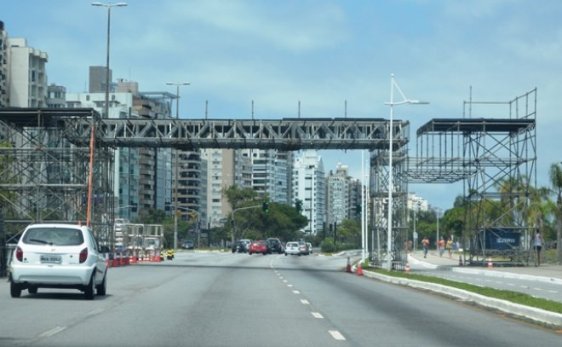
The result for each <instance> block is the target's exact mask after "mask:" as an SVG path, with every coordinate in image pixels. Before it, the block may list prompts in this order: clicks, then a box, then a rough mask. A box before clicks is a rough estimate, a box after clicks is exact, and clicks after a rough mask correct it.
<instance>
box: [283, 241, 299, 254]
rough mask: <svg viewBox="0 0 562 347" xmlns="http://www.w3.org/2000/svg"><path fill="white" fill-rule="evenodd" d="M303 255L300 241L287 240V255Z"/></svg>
mask: <svg viewBox="0 0 562 347" xmlns="http://www.w3.org/2000/svg"><path fill="white" fill-rule="evenodd" d="M289 254H291V255H301V250H300V247H299V243H298V242H294V241H292V242H287V243H286V244H285V255H289Z"/></svg>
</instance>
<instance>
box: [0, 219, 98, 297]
mask: <svg viewBox="0 0 562 347" xmlns="http://www.w3.org/2000/svg"><path fill="white" fill-rule="evenodd" d="M9 280H10V294H11V296H12V297H13V298H18V297H20V296H21V292H22V290H24V289H27V291H28V292H29V293H30V294H36V293H37V289H38V288H70V289H79V290H81V291H83V292H84V297H85V298H86V299H88V300H92V299H93V298H94V291H96V293H97V294H98V295H105V294H106V286H107V265H106V262H105V257H104V254H103V253H102V252H101V251H100V247H99V245H98V243H97V240H96V239H95V238H94V235H93V233H92V230H91V229H90V228H89V227H86V226H81V225H73V224H45V223H40V224H31V225H29V226H27V228H25V230H24V231H23V234H22V236H21V238H20V240H19V242H18V244H17V246H16V249H15V250H14V254H13V257H12V261H11V263H10V269H9Z"/></svg>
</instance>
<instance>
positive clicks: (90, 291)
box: [84, 270, 96, 300]
mask: <svg viewBox="0 0 562 347" xmlns="http://www.w3.org/2000/svg"><path fill="white" fill-rule="evenodd" d="M94 271H95V270H94ZM95 287H96V286H95V283H94V275H92V277H91V278H90V283H88V285H87V286H86V288H85V289H84V299H86V300H93V299H94V290H95Z"/></svg>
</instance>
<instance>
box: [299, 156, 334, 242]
mask: <svg viewBox="0 0 562 347" xmlns="http://www.w3.org/2000/svg"><path fill="white" fill-rule="evenodd" d="M297 199H298V200H301V201H302V214H303V215H304V216H306V217H307V218H308V220H309V223H308V225H307V226H306V227H305V228H304V230H303V231H304V232H307V233H311V234H316V233H318V232H319V231H321V230H322V229H323V224H324V221H325V214H326V179H325V177H324V164H323V162H322V158H321V157H320V155H318V153H317V152H316V151H314V150H307V151H303V152H301V153H300V156H297V157H296V158H295V160H294V161H293V175H292V200H293V201H296V200H297Z"/></svg>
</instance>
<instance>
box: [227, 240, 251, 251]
mask: <svg viewBox="0 0 562 347" xmlns="http://www.w3.org/2000/svg"><path fill="white" fill-rule="evenodd" d="M251 242H252V241H251V240H248V239H240V240H238V241H236V242H235V243H234V244H233V245H232V253H247V252H248V248H249V247H250V243H251Z"/></svg>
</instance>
